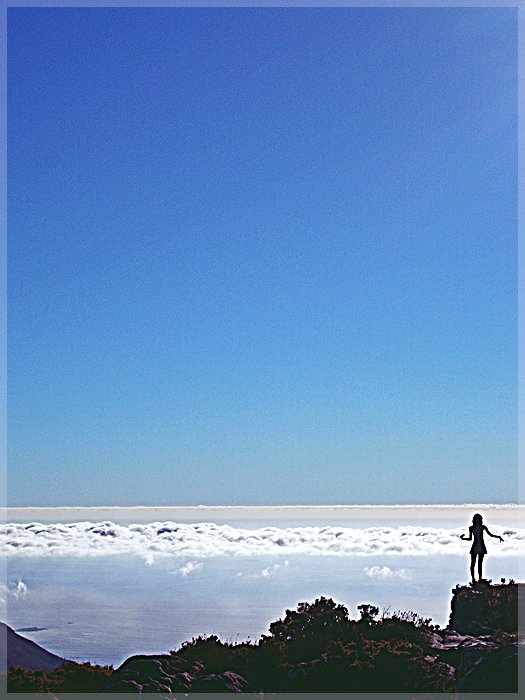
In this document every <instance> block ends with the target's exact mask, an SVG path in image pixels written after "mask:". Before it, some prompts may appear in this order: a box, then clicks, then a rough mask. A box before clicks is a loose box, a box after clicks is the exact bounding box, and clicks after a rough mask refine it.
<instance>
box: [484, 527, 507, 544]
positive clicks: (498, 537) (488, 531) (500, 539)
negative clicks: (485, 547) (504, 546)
mask: <svg viewBox="0 0 525 700" xmlns="http://www.w3.org/2000/svg"><path fill="white" fill-rule="evenodd" d="M483 529H484V530H485V532H486V533H487V535H490V536H491V537H495V538H496V539H497V540H499V541H500V542H503V537H500V536H499V535H493V534H492V532H490V530H489V529H488V527H487V526H486V525H483Z"/></svg>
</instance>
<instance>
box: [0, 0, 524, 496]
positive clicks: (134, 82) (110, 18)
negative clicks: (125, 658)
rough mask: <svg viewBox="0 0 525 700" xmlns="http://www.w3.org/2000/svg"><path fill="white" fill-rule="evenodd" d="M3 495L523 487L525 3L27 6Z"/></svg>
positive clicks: (15, 102)
mask: <svg viewBox="0 0 525 700" xmlns="http://www.w3.org/2000/svg"><path fill="white" fill-rule="evenodd" d="M8 123H9V127H8V225H9V239H8V252H9V259H8V274H9V278H8V284H9V296H8V305H9V306H8V311H9V325H8V352H9V364H8V410H9V423H8V427H9V433H8V436H9V448H8V504H9V505H97V504H115V505H124V504H151V505H155V504H159V505H160V504H172V505H177V504H179V505H189V504H201V503H202V504H215V503H217V504H218V503H220V504H277V503H288V504H294V503H311V504H330V503H378V504H382V503H439V502H443V503H462V502H493V503H497V502H511V501H516V497H517V493H516V490H517V450H516V448H517V428H516V424H517V402H516V397H517V377H516V375H517V346H516V337H517V270H516V267H517V222H516V208H517V207H516V202H517V182H516V180H517V11H516V10H512V9H480V8H474V9H472V8H471V9H442V10H437V9H428V8H427V9H382V8H379V9H326V8H325V9H224V8H215V9H190V8H185V9H152V10H145V9H100V10H99V9H37V10H35V9H9V11H8Z"/></svg>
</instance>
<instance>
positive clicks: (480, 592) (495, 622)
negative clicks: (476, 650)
mask: <svg viewBox="0 0 525 700" xmlns="http://www.w3.org/2000/svg"><path fill="white" fill-rule="evenodd" d="M523 592H524V585H523V584H518V583H514V582H513V583H506V584H505V583H502V584H499V585H492V584H491V583H488V582H481V583H476V584H474V585H472V586H456V587H455V588H454V589H453V591H452V602H451V612H450V618H449V623H448V627H449V629H453V630H455V631H456V632H459V633H460V634H478V635H479V634H483V632H485V631H488V632H493V631H496V630H499V631H501V632H516V630H517V629H518V598H519V597H521V599H522V601H523Z"/></svg>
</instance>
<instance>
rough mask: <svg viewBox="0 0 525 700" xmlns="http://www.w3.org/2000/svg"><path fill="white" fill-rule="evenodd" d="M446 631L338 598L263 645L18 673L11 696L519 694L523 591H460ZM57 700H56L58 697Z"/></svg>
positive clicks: (304, 613)
mask: <svg viewBox="0 0 525 700" xmlns="http://www.w3.org/2000/svg"><path fill="white" fill-rule="evenodd" d="M452 593H453V598H452V603H451V617H450V621H449V624H448V626H447V627H446V628H445V629H440V628H439V627H438V626H437V625H433V624H432V623H431V620H430V619H423V618H421V617H420V616H419V615H417V614H416V613H413V612H404V613H399V612H398V613H393V614H388V612H383V614H381V615H380V613H379V610H378V608H377V607H375V606H373V605H369V604H363V605H360V606H358V610H359V613H360V618H359V619H357V620H352V619H350V617H349V614H348V610H347V608H346V607H345V606H344V605H341V604H339V603H336V602H334V601H333V600H332V599H330V598H324V597H322V598H318V599H317V600H316V601H314V602H313V603H306V602H305V603H300V604H299V605H298V607H297V609H295V610H286V613H285V615H284V617H283V618H282V619H279V620H276V621H275V622H272V623H271V624H270V627H269V631H268V634H266V635H263V636H262V637H261V638H260V639H259V640H258V641H257V642H254V643H248V642H242V643H240V644H230V643H224V642H222V641H221V640H220V639H219V638H218V637H216V636H213V635H212V636H209V637H197V638H196V639H192V640H191V641H190V642H185V643H184V644H182V646H181V647H180V648H179V649H177V650H176V651H172V652H170V653H167V654H160V655H152V656H147V655H137V656H132V657H130V658H129V659H127V660H126V661H125V662H124V663H123V664H122V665H121V666H120V667H119V668H117V669H112V668H107V667H106V668H101V667H95V666H90V665H89V664H84V665H82V666H79V665H78V664H71V663H70V664H65V665H63V666H61V667H60V668H59V669H56V670H54V671H52V672H50V673H47V674H46V673H43V672H35V671H23V670H20V669H11V670H10V671H9V674H8V690H9V692H22V691H23V692H39V691H40V692H53V694H54V695H55V697H58V698H60V693H66V692H71V691H77V692H82V691H83V692H90V691H91V692H93V691H95V692H108V693H112V692H115V693H123V692H126V693H129V692H131V693H136V694H138V695H142V694H143V693H157V694H159V693H161V694H163V695H164V694H171V693H180V694H184V693H188V692H244V693H248V694H253V697H254V698H256V697H257V698H261V697H264V696H265V695H266V694H268V693H274V692H301V693H306V692H354V693H355V692H387V693H392V692H396V693H407V697H411V698H413V697H414V695H413V693H429V692H430V693H449V694H450V697H451V698H453V697H454V695H455V694H456V693H457V692H458V691H459V692H493V693H500V692H517V690H518V663H517V662H518V647H519V642H518V636H517V633H518V597H519V595H521V594H522V593H523V584H515V583H514V582H511V583H508V584H502V585H498V586H492V585H490V583H482V584H475V585H473V586H465V587H459V586H456V588H455V589H454V590H453V591H452ZM57 694H58V695H57Z"/></svg>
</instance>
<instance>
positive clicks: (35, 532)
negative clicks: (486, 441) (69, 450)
mask: <svg viewBox="0 0 525 700" xmlns="http://www.w3.org/2000/svg"><path fill="white" fill-rule="evenodd" d="M464 532H465V528H455V529H448V528H435V527H428V528H421V527H415V526H411V525H405V526H400V527H371V528H366V529H359V528H346V527H335V526H329V527H290V528H277V527H263V528H259V529H243V528H237V527H232V526H231V525H217V524H215V523H209V522H208V523H193V524H190V523H175V522H155V523H138V524H134V525H116V524H114V523H112V522H110V521H104V522H100V523H92V522H75V523H69V524H63V523H56V524H47V525H42V524H40V523H30V524H20V523H10V524H7V525H2V527H1V528H0V553H1V554H3V555H6V556H8V557H12V556H16V557H49V556H52V557H100V556H113V555H137V556H140V557H142V558H143V559H144V560H145V561H146V562H150V563H151V562H153V561H154V560H155V559H156V558H157V557H161V556H176V557H181V558H186V559H189V560H192V559H199V558H204V557H215V556H237V557H251V556H275V555H280V556H289V555H301V556H370V555H374V556H386V555H401V556H424V555H432V556H434V555H445V554H462V555H465V554H468V552H469V550H470V544H471V543H470V542H463V541H462V540H460V538H459V535H460V534H461V533H464ZM496 534H502V536H503V539H504V541H503V542H502V543H500V542H498V541H496V540H491V538H489V537H487V538H486V539H487V544H488V547H489V553H490V555H491V556H499V555H502V556H503V555H506V556H509V555H511V556H512V555H517V554H519V553H520V552H522V551H523V540H524V539H525V530H524V529H519V528H514V529H508V530H498V531H497V532H496Z"/></svg>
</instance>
